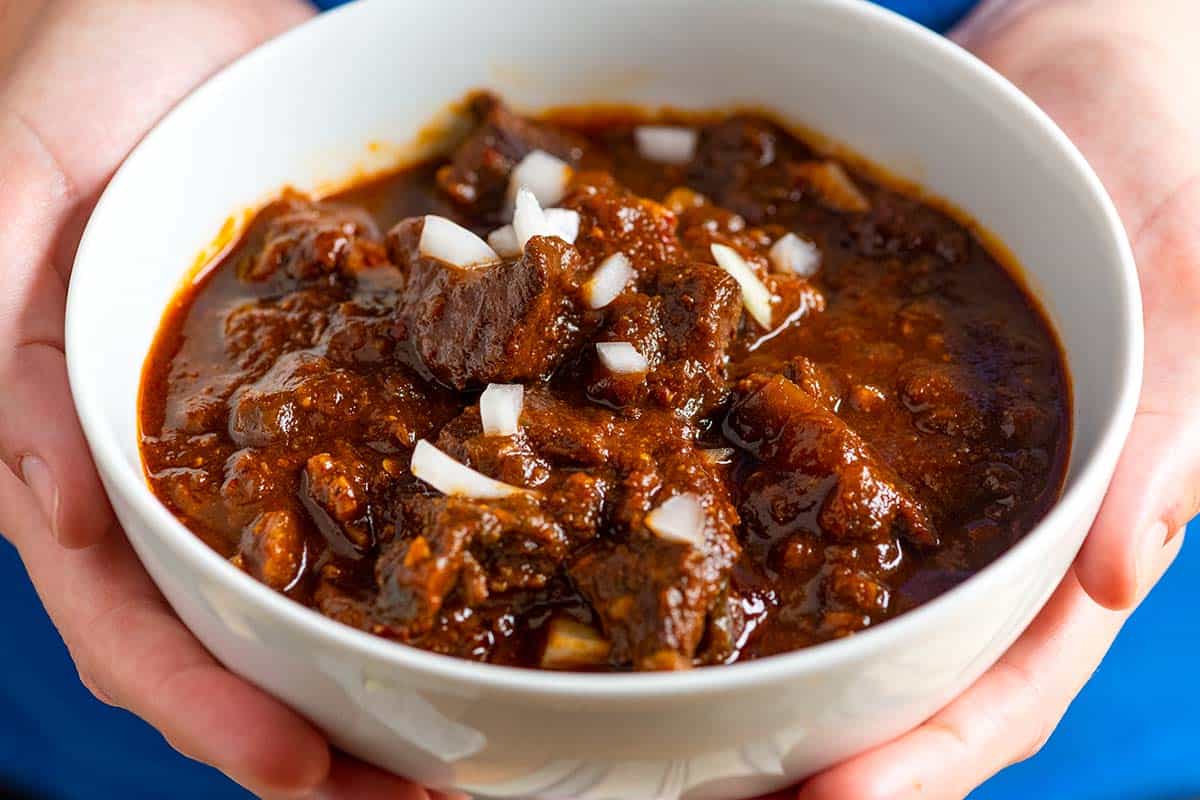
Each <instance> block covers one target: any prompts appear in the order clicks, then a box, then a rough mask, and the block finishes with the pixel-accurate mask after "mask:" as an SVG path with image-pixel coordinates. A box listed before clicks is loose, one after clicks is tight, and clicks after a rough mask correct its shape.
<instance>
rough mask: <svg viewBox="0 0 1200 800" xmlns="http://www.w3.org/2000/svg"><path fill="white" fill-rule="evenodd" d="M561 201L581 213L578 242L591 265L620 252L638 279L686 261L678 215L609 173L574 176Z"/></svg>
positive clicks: (586, 262) (589, 266) (580, 250)
mask: <svg viewBox="0 0 1200 800" xmlns="http://www.w3.org/2000/svg"><path fill="white" fill-rule="evenodd" d="M562 205H563V207H564V208H570V209H574V210H575V211H578V212H579V235H578V236H577V237H576V239H575V246H576V247H577V248H578V249H579V252H580V254H581V255H582V256H583V262H584V264H586V265H587V266H588V268H589V269H590V268H591V267H594V266H595V265H597V264H599V263H600V262H601V261H603V260H604V259H605V258H607V257H608V256H610V255H612V254H613V253H616V252H621V253H624V254H625V255H626V256H628V257H629V260H630V261H631V262H632V264H633V267H634V269H636V270H637V271H638V273H639V278H645V277H647V276H652V275H653V271H654V269H655V268H656V267H657V266H658V265H660V264H666V263H670V262H678V261H680V260H682V257H683V248H682V247H681V246H680V243H679V239H678V238H677V237H676V235H675V227H676V225H677V223H678V221H677V219H676V217H675V215H674V214H673V213H671V211H669V210H668V209H667V208H666V206H664V205H662V204H660V203H656V202H654V201H653V200H649V199H647V198H645V197H639V196H638V195H635V194H633V193H632V192H630V191H629V190H628V189H626V188H624V187H623V186H621V185H620V184H618V183H617V182H616V180H615V179H614V178H613V177H612V176H611V175H609V174H608V173H603V172H585V173H580V174H579V175H577V176H575V180H574V181H573V184H572V189H571V191H570V193H569V194H568V195H567V197H566V198H565V199H564V200H563V202H562Z"/></svg>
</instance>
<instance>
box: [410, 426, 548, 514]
mask: <svg viewBox="0 0 1200 800" xmlns="http://www.w3.org/2000/svg"><path fill="white" fill-rule="evenodd" d="M409 469H410V470H411V471H412V474H413V475H415V476H417V477H418V478H420V479H421V480H423V481H425V482H426V483H428V484H429V485H430V486H432V487H433V488H435V489H437V490H438V491H439V492H441V493H442V494H449V495H457V496H459V497H472V498H475V499H477V500H496V499H499V498H501V497H509V496H510V495H514V494H519V493H521V492H523V491H525V490H524V489H521V488H518V487H516V486H510V485H509V484H507V483H501V482H500V481H497V480H492V479H491V478H489V477H488V476H487V475H484V474H483V473H481V472H476V471H475V470H473V469H471V468H470V467H468V466H467V465H466V464H463V463H461V462H459V461H455V460H454V459H453V458H451V457H450V456H448V455H446V454H445V453H443V452H442V451H441V450H438V449H437V448H436V447H434V446H433V445H431V444H430V443H429V442H427V441H425V440H424V439H422V440H420V441H419V442H417V447H416V449H415V450H413V455H412V463H411V465H410V466H409Z"/></svg>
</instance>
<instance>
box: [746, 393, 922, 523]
mask: <svg viewBox="0 0 1200 800" xmlns="http://www.w3.org/2000/svg"><path fill="white" fill-rule="evenodd" d="M735 391H736V394H737V399H736V400H735V401H734V404H733V406H732V407H731V409H730V412H729V415H728V416H727V417H726V420H725V433H726V435H727V436H729V437H730V438H731V439H732V440H733V441H735V442H737V443H738V444H740V445H741V446H742V447H744V448H746V449H748V450H750V452H752V453H754V454H755V455H756V456H757V457H758V458H759V459H761V460H762V461H764V462H766V463H767V464H768V465H769V466H770V467H772V468H774V469H778V470H783V471H792V472H798V473H801V474H804V475H808V476H814V477H831V478H832V479H833V484H832V486H831V487H830V488H829V490H828V494H827V495H826V496H825V499H824V501H823V503H822V506H821V510H820V513H819V515H818V517H817V521H818V523H819V525H820V527H821V529H822V530H823V531H824V532H825V533H826V534H827V535H829V536H831V537H833V538H835V539H876V538H879V537H881V536H888V535H893V534H894V535H900V536H903V537H906V538H908V539H909V540H910V541H913V542H916V543H919V544H923V545H934V544H936V543H937V541H938V536H937V532H936V530H935V528H934V524H933V519H932V516H931V514H930V512H929V510H928V509H927V508H926V507H925V505H924V503H922V502H921V500H920V499H919V498H918V497H917V495H916V493H915V492H914V491H913V489H912V487H911V486H909V484H908V483H907V481H905V480H904V479H903V478H901V477H900V476H899V475H898V474H897V473H896V471H895V470H894V469H892V467H890V466H889V465H888V464H887V463H885V462H884V461H883V459H882V458H881V457H880V456H879V455H878V454H877V453H876V452H875V451H874V449H873V448H872V447H871V446H870V445H868V444H867V442H865V441H864V440H863V439H862V437H860V436H859V435H858V434H857V433H855V432H854V431H853V430H851V429H850V428H849V427H848V426H847V425H846V423H845V422H844V421H843V420H842V419H840V418H839V417H838V416H837V415H836V414H834V413H833V412H832V411H830V410H829V409H828V408H826V407H825V406H823V405H821V403H820V402H819V401H818V400H817V399H816V398H814V397H813V396H812V395H810V394H809V393H807V392H805V391H804V390H802V389H801V388H800V387H798V386H797V385H796V384H794V383H792V382H791V381H789V380H787V379H786V378H784V377H782V376H779V375H761V374H760V375H752V376H750V377H749V378H746V379H744V380H743V381H741V382H740V383H739V384H738V385H737V388H736V390H735Z"/></svg>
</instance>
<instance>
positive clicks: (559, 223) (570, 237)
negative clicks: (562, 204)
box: [542, 208, 579, 244]
mask: <svg viewBox="0 0 1200 800" xmlns="http://www.w3.org/2000/svg"><path fill="white" fill-rule="evenodd" d="M542 213H543V214H545V215H546V222H548V223H550V227H551V228H553V229H554V230H555V231H557V234H556V235H557V236H558V238H560V239H562V240H563V241H564V242H566V243H567V244H575V240H576V239H578V238H579V212H578V211H574V210H572V209H569V208H547V209H546V210H545V211H543V212H542Z"/></svg>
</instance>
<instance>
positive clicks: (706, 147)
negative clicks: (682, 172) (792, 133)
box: [688, 115, 785, 212]
mask: <svg viewBox="0 0 1200 800" xmlns="http://www.w3.org/2000/svg"><path fill="white" fill-rule="evenodd" d="M781 138H785V137H781V136H780V132H779V130H778V129H777V128H776V127H775V126H774V125H772V124H770V123H769V122H767V121H766V120H761V119H754V118H751V117H748V116H742V115H738V116H734V117H730V118H729V119H726V120H722V121H720V122H718V123H716V124H714V125H710V126H707V127H706V128H705V129H704V131H703V132H702V133H701V136H700V141H699V143H698V145H697V147H696V155H695V157H694V158H693V159H692V164H691V168H690V171H689V173H688V184H689V185H690V186H693V187H695V188H696V189H698V190H699V191H701V192H703V193H705V194H708V195H709V196H710V197H712V198H714V199H715V200H716V201H717V202H718V203H719V204H720V205H723V206H727V207H730V208H735V209H736V210H737V211H739V212H742V211H757V210H758V209H759V208H760V207H761V205H762V203H760V202H759V201H758V198H757V197H756V184H759V185H760V186H761V184H760V182H759V181H757V180H756V178H759V177H760V176H761V173H762V172H763V171H764V170H766V169H768V168H770V167H772V166H773V165H774V164H775V162H776V159H777V156H779V155H780V152H779V150H780V140H781Z"/></svg>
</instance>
